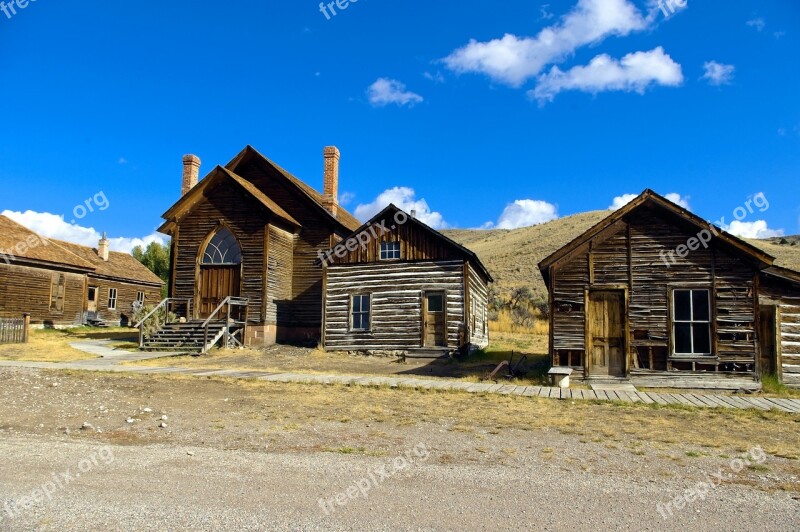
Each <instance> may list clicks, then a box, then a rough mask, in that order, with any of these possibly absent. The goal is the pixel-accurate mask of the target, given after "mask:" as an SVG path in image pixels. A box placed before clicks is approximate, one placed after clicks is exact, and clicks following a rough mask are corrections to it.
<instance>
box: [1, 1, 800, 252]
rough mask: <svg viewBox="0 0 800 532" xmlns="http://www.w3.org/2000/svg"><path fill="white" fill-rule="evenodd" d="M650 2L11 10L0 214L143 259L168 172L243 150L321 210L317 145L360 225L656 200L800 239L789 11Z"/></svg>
mask: <svg viewBox="0 0 800 532" xmlns="http://www.w3.org/2000/svg"><path fill="white" fill-rule="evenodd" d="M22 2H23V4H24V3H25V2H24V0H22ZM7 3H8V2H7V1H6V4H7ZM681 3H684V2H681ZM656 4H657V2H652V1H649V0H642V1H636V0H580V1H579V0H570V1H564V2H555V1H551V2H550V4H545V3H544V2H535V1H533V2H532V1H527V0H526V1H512V0H509V1H505V2H501V3H498V4H490V3H488V2H473V1H464V0H440V1H437V2H429V1H427V2H423V1H417V0H406V1H403V2H390V1H386V0H359V1H358V2H357V3H351V4H350V5H349V6H348V7H347V8H346V9H344V10H339V9H338V8H336V10H337V14H336V15H332V14H331V13H330V11H328V15H327V17H326V15H325V14H323V13H321V11H320V5H319V1H311V0H308V1H306V0H294V1H291V2H256V1H232V2H226V3H221V2H206V1H193V2H188V1H175V2H132V1H118V2H96V1H84V2H54V1H52V0H39V1H37V2H31V3H29V4H27V7H25V8H24V9H22V8H19V7H16V5H15V11H16V14H13V13H11V11H9V14H10V17H9V16H7V15H5V14H3V12H2V11H0V50H2V53H0V82H1V83H2V87H4V89H5V90H4V91H3V97H2V104H1V106H0V109H2V114H0V116H2V127H0V186H1V187H2V201H0V211H6V212H7V213H11V214H12V216H14V217H15V218H17V219H19V220H21V221H23V222H25V223H26V224H27V225H29V226H32V227H33V228H34V229H37V230H39V231H41V232H43V233H46V234H48V235H49V236H56V237H61V238H65V239H71V240H75V241H79V242H82V243H87V244H88V243H91V241H93V240H94V239H95V238H96V236H97V232H98V231H107V232H108V233H109V236H112V237H116V238H119V240H116V241H115V246H116V247H118V248H121V249H124V248H127V247H130V245H131V244H132V243H135V242H137V241H136V240H134V239H136V238H145V237H148V236H149V238H153V235H152V233H153V231H154V230H155V228H156V227H158V225H159V224H160V221H161V219H160V215H161V214H162V213H163V212H164V211H166V210H167V208H168V207H169V206H170V205H171V204H172V203H173V202H174V201H175V200H176V199H177V197H178V195H179V192H180V178H181V157H182V155H184V154H186V153H195V154H197V155H198V156H200V157H201V158H202V160H203V170H204V172H203V173H205V172H207V171H210V170H211V169H212V168H213V166H214V165H216V164H224V163H226V162H228V161H229V160H230V159H231V158H233V157H234V156H235V155H236V154H237V153H238V152H239V151H240V150H241V149H242V148H243V147H244V146H245V145H247V144H252V145H253V146H255V147H256V148H257V149H258V150H260V151H261V152H262V153H264V154H265V155H267V156H268V157H270V158H272V159H273V160H275V161H276V162H278V163H279V164H281V165H282V166H283V167H284V168H286V169H288V170H289V171H291V172H292V173H294V174H295V175H297V176H298V177H300V178H302V179H303V180H305V181H306V182H308V183H309V184H311V185H313V186H315V187H316V188H318V189H319V188H321V186H322V148H323V146H325V145H336V146H338V147H339V148H340V150H341V151H342V162H341V177H340V193H341V195H342V200H343V201H345V202H346V205H347V207H348V209H350V210H351V211H354V212H356V213H357V214H359V215H361V216H362V217H363V216H367V215H368V214H371V213H372V212H374V211H375V210H377V209H378V208H380V207H382V206H383V205H382V204H383V203H385V202H386V201H389V200H391V201H395V202H396V203H399V204H400V205H401V206H404V207H406V208H411V207H415V208H417V210H418V212H420V213H422V216H423V217H424V219H425V220H427V221H428V222H429V223H431V224H432V225H436V226H439V227H444V226H447V227H464V228H468V227H489V226H494V227H507V228H510V227H517V226H522V225H526V224H532V223H535V222H541V221H544V220H547V219H552V218H553V217H556V216H567V215H569V214H573V213H576V212H583V211H587V210H596V209H607V208H609V207H610V206H611V205H613V204H615V198H616V204H619V203H620V202H621V201H624V197H625V196H624V195H626V194H635V193H638V192H641V191H642V190H643V189H645V188H652V189H654V190H656V191H658V192H660V193H662V194H667V193H674V194H676V196H673V197H674V198H675V199H677V200H679V201H681V202H685V203H687V204H688V205H689V206H690V208H691V209H692V210H693V211H695V212H697V213H698V214H700V215H701V216H704V217H705V218H707V219H710V220H712V221H713V220H719V219H720V218H721V217H723V216H724V217H725V222H726V223H728V222H729V221H731V220H733V219H734V215H733V213H734V211H735V209H736V208H737V207H739V206H742V205H744V204H745V202H746V201H747V199H748V198H749V197H752V196H753V195H755V194H758V193H759V192H761V193H763V194H764V196H765V197H766V198H767V199H768V202H769V208H768V209H766V210H765V211H764V212H761V211H760V210H756V211H755V212H753V213H748V215H747V216H746V217H745V218H743V219H742V220H741V223H739V224H737V225H736V226H734V228H735V229H736V230H737V232H739V233H741V234H743V235H747V236H754V235H758V236H766V235H772V234H779V233H780V231H783V232H784V233H785V234H795V233H800V196H798V170H800V106H799V105H798V94H800V61H798V60H797V51H798V50H800V31H799V30H800V3H798V2H796V1H794V0H782V1H779V0H772V1H764V2H756V1H747V2H744V1H743V2H718V1H709V0H688V1H686V2H685V4H686V7H685V8H681V7H680V6H679V5H678V4H677V3H676V4H674V5H673V6H670V2H669V0H664V2H663V9H662V8H660V7H659V6H658V5H656ZM673 9H674V13H672V11H673ZM665 13H666V14H669V16H666V15H665ZM101 193H102V195H100V196H98V194H101ZM104 200H105V201H104ZM423 202H424V203H423ZM80 205H83V206H84V207H87V208H86V209H83V208H77V209H76V207H77V206H80ZM88 206H91V209H90V208H88ZM100 207H103V208H102V209H101V208H100ZM28 211H29V212H28ZM739 212H741V211H739ZM14 213H16V214H14ZM76 214H77V215H78V216H77V217H76ZM62 219H63V220H62ZM73 220H74V224H71V223H70V222H71V221H73Z"/></svg>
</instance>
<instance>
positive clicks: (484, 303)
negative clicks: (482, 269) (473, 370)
mask: <svg viewBox="0 0 800 532" xmlns="http://www.w3.org/2000/svg"><path fill="white" fill-rule="evenodd" d="M468 272H469V274H468V275H469V307H470V311H469V320H470V323H469V330H470V338H469V343H470V344H472V345H474V346H477V347H480V348H483V347H486V346H488V345H489V317H488V311H487V308H488V304H489V285H488V283H487V282H486V280H485V279H484V278H483V276H482V275H481V274H480V273H478V272H477V271H476V270H475V268H473V266H472V264H470V263H468Z"/></svg>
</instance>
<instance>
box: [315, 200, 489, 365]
mask: <svg viewBox="0 0 800 532" xmlns="http://www.w3.org/2000/svg"><path fill="white" fill-rule="evenodd" d="M320 262H321V263H322V265H323V286H324V289H323V290H324V301H323V308H324V320H323V331H324V334H323V346H324V348H325V350H327V351H351V352H363V353H367V354H380V355H401V356H414V355H419V356H425V357H428V356H430V355H432V354H433V355H436V354H438V355H439V356H447V355H449V354H450V353H452V352H454V351H456V350H460V351H461V352H468V351H470V350H474V349H478V348H483V347H486V346H487V345H488V343H489V326H488V317H487V312H488V311H487V305H488V289H489V283H491V282H492V277H491V275H490V274H489V272H488V271H487V270H486V268H485V267H484V266H483V264H482V263H481V261H480V259H479V258H478V257H477V256H476V255H475V253H473V252H472V251H470V250H468V249H466V248H464V247H463V246H461V245H459V244H457V243H456V242H454V241H453V240H450V239H449V238H447V237H446V236H444V235H442V234H441V233H439V232H438V231H436V230H434V229H432V228H430V227H428V226H427V225H425V224H424V223H422V222H421V221H420V220H418V219H417V218H416V216H415V213H414V212H413V211H412V212H411V213H410V214H408V213H406V212H404V211H402V210H401V209H399V208H398V207H396V206H395V205H389V206H388V207H386V208H385V209H384V210H383V211H381V212H380V213H378V214H377V215H375V216H374V217H373V218H372V219H371V220H369V221H368V222H366V223H365V224H364V225H363V226H361V227H360V228H358V229H357V230H356V231H355V232H353V233H351V234H350V235H348V236H346V237H345V238H344V240H343V241H342V242H340V243H338V244H337V246H336V247H334V248H333V249H331V250H329V251H327V252H326V253H324V254H320Z"/></svg>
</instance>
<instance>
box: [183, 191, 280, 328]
mask: <svg viewBox="0 0 800 532" xmlns="http://www.w3.org/2000/svg"><path fill="white" fill-rule="evenodd" d="M220 220H223V221H224V222H225V224H226V226H227V227H228V229H229V230H230V231H231V232H232V233H233V234H234V236H235V237H236V238H237V239H238V241H239V245H240V246H241V248H242V291H241V294H240V295H241V297H247V298H249V299H250V305H249V319H250V321H252V322H256V323H258V322H261V321H263V317H262V316H261V309H262V298H263V295H264V286H263V279H264V273H265V272H264V237H265V231H266V226H267V223H268V221H269V213H268V212H266V210H265V209H264V208H263V207H262V206H261V205H260V204H258V203H257V202H256V201H255V200H254V199H253V197H252V196H250V195H249V194H245V193H244V192H242V191H241V190H239V189H238V188H237V186H235V185H233V184H231V183H225V184H220V185H217V186H216V187H213V188H211V189H209V190H208V191H207V193H206V196H205V198H204V199H203V200H202V201H201V202H199V203H198V204H197V205H196V206H195V207H194V208H193V209H192V212H190V213H189V214H188V215H186V216H185V217H184V218H183V219H182V220H181V221H180V222H179V224H178V228H177V231H176V234H175V235H174V237H173V238H174V240H175V249H176V256H175V258H174V259H173V260H174V262H173V264H174V268H175V272H174V273H173V288H172V291H171V294H172V297H175V298H180V299H189V298H194V297H195V291H196V290H195V282H196V277H195V276H196V269H197V264H198V254H199V253H201V252H202V251H203V250H202V249H201V246H202V245H203V243H204V242H205V241H206V238H207V237H208V236H209V234H211V233H212V232H213V231H215V230H216V229H217V228H218V227H219V222H220Z"/></svg>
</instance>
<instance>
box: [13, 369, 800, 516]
mask: <svg viewBox="0 0 800 532" xmlns="http://www.w3.org/2000/svg"><path fill="white" fill-rule="evenodd" d="M268 389H270V390H271V389H272V388H268ZM276 389H280V390H287V393H286V394H285V395H286V399H285V400H287V401H290V400H292V398H293V397H296V396H297V395H298V394H299V393H306V392H307V393H324V388H320V387H305V388H304V387H294V388H290V387H283V388H279V387H278V386H276ZM243 390H245V389H244V388H241V387H237V386H236V385H235V384H232V383H226V382H220V381H216V380H205V379H186V380H168V379H157V378H139V379H136V378H130V377H126V376H118V375H114V376H107V375H96V374H90V375H87V374H74V373H72V374H68V373H60V372H52V371H39V370H27V369H15V370H10V369H5V370H2V371H0V453H2V456H3V460H2V462H0V463H1V464H2V465H0V530H31V529H37V530H56V529H57V530H97V529H101V530H103V529H108V530H188V529H192V530H229V529H230V530H288V529H292V530H354V529H355V530H390V529H391V530H455V529H462V530H463V529H467V530H484V529H486V530H488V529H499V530H512V529H531V528H536V529H545V530H565V529H570V530H573V529H575V530H598V529H624V530H627V529H631V530H633V529H635V530H718V529H719V530H722V529H725V530H797V527H798V523H799V522H800V502H798V500H796V498H793V497H797V496H798V494H800V480H799V479H798V478H799V477H800V466H799V465H798V461H797V460H790V459H786V458H779V457H775V456H767V457H765V462H764V464H763V467H762V466H759V467H754V468H744V469H743V470H741V471H738V472H737V471H735V470H734V468H733V467H732V465H733V460H734V459H735V458H736V456H739V455H741V450H738V451H737V450H726V449H705V450H704V449H700V448H697V447H696V446H692V445H691V443H690V442H688V443H686V444H665V443H663V442H662V443H659V442H656V441H652V442H647V441H644V442H643V441H635V440H632V439H630V438H627V437H626V436H625V435H615V436H613V437H610V438H597V439H587V438H586V437H581V436H580V435H576V434H565V433H563V432H559V431H557V430H553V429H551V428H549V427H544V428H536V429H531V430H519V429H511V428H502V427H497V426H493V425H492V424H491V422H490V421H487V420H476V421H475V423H474V424H473V425H471V426H463V425H452V424H448V423H447V422H440V423H431V422H425V421H420V422H416V423H406V422H403V423H400V422H395V421H394V420H391V419H389V420H386V421H382V422H376V421H374V420H366V419H364V418H363V417H359V416H355V415H354V416H353V419H351V420H349V421H347V422H343V421H337V420H331V417H330V416H323V415H321V413H317V412H308V413H307V414H306V415H304V416H298V415H297V414H296V413H294V414H289V413H287V412H288V410H287V408H286V406H285V405H282V404H280V401H279V399H278V398H276V397H275V392H272V393H269V394H266V395H254V396H253V397H249V398H245V397H241V396H240V397H238V398H237V397H236V395H235V394H236V393H243ZM289 391H291V393H288V392H289ZM385 393H387V394H391V393H397V392H392V391H389V390H387V391H385ZM353 397H358V396H353ZM393 397H398V398H401V397H403V396H402V395H395V396H393ZM431 400H432V401H436V400H441V401H446V400H447V395H446V394H445V395H432V396H431ZM266 402H271V404H265V403H266ZM354 407H355V405H345V406H344V409H345V410H344V411H346V409H347V408H354ZM642 412H643V415H646V412H647V410H644V409H643V410H642ZM339 415H340V414H339V413H338V412H337V413H336V417H338V416H339ZM162 416H167V419H166V420H162ZM128 420H131V422H130V423H129V422H128ZM162 422H163V423H164V424H166V425H167V427H164V428H159V424H161V423H162ZM83 423H89V424H90V425H91V426H90V427H86V428H85V429H81V428H80V427H81V426H82V424H83ZM787 430H795V429H793V428H792V427H789V426H787ZM399 456H404V457H405V462H403V461H402V460H398V458H397V457H399ZM398 466H402V467H400V469H399V470H398V469H395V468H397V467H398ZM717 473H719V474H722V475H723V477H724V479H725V481H724V482H723V483H722V484H721V485H720V486H719V487H716V488H714V489H710V490H708V493H707V495H705V497H704V499H697V500H693V501H691V502H688V503H686V506H685V507H684V508H681V509H677V508H675V507H674V506H673V510H672V513H673V515H672V516H670V515H669V511H668V510H666V508H665V506H664V505H666V504H667V503H669V502H670V501H671V500H673V499H674V498H675V497H677V496H678V495H679V494H681V493H683V492H684V490H686V489H689V488H692V487H694V486H696V484H697V483H698V482H700V481H706V482H707V481H708V480H709V479H710V480H712V481H715V480H716V478H715V477H714V475H715V474H717ZM54 475H55V477H54ZM65 477H66V478H65ZM55 479H58V482H57V481H56V480H55ZM359 484H360V486H361V487H362V488H363V489H364V491H366V492H367V495H368V497H364V496H362V495H361V494H360V493H359V492H358V486H359ZM348 489H350V494H351V495H353V496H352V497H350V496H348V494H347V490H348ZM35 490H40V491H38V492H37V491H35ZM43 490H46V491H48V492H49V493H50V497H48V496H46V495H44V493H43ZM337 494H339V502H337V500H336V497H337ZM26 497H27V498H28V499H26ZM33 498H39V499H40V500H39V501H35V500H32V499H33ZM320 499H327V500H328V501H329V503H328V506H327V510H328V512H327V514H326V511H325V510H324V509H323V507H322V506H321V505H320ZM342 503H343V504H342ZM659 503H661V504H662V507H661V513H660V512H659V508H658V506H657V504H659ZM25 506H29V507H27V508H26V507H25ZM662 513H663V514H665V515H666V516H667V517H666V518H665V517H663V516H662Z"/></svg>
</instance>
